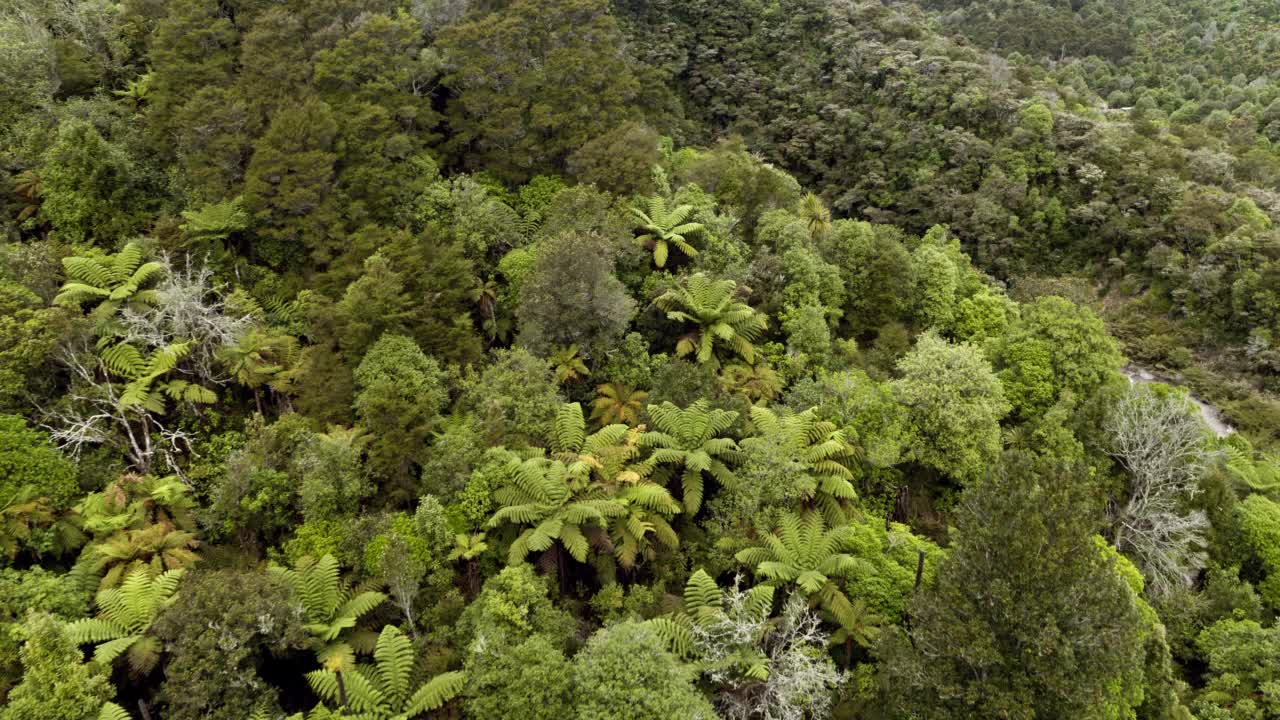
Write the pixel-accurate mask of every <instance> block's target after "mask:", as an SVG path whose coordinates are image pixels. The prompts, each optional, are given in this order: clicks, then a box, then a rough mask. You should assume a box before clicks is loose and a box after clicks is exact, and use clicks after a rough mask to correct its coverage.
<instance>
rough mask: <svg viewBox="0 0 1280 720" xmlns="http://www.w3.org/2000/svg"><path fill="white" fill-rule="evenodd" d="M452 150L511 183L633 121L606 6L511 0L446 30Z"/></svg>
mask: <svg viewBox="0 0 1280 720" xmlns="http://www.w3.org/2000/svg"><path fill="white" fill-rule="evenodd" d="M437 43H438V46H439V47H440V49H441V50H442V51H443V52H444V54H445V56H446V57H447V58H448V60H449V62H450V65H451V67H452V70H451V72H449V74H448V75H446V76H445V84H446V85H448V86H449V87H450V88H451V89H452V90H453V91H454V92H455V98H454V100H453V102H452V103H451V105H450V106H449V111H448V115H449V124H450V126H451V128H452V129H453V131H454V137H453V138H452V139H451V141H450V145H451V146H452V147H453V148H454V149H455V151H456V152H457V153H458V154H459V155H461V156H463V157H465V158H466V159H467V160H468V161H469V162H470V163H473V164H475V165H477V166H479V167H483V168H485V169H487V170H489V171H490V172H493V173H496V174H498V175H499V176H501V177H503V178H506V179H509V180H515V181H523V180H526V179H528V178H530V177H532V176H533V175H536V174H537V173H538V172H540V171H542V170H545V169H554V168H557V167H560V166H561V165H562V164H563V162H564V160H565V158H566V157H567V156H568V155H569V154H570V153H571V152H573V151H575V150H577V149H578V148H580V147H582V146H583V144H585V143H586V142H587V141H588V140H590V139H592V138H594V137H597V136H599V135H601V134H603V133H604V132H606V131H608V130H610V129H612V128H614V127H616V126H617V125H618V124H620V123H621V122H622V121H623V120H626V119H627V114H628V104H629V103H630V102H631V100H632V99H633V98H634V97H635V96H636V92H637V89H638V85H637V83H636V80H635V78H634V77H633V76H632V73H631V69H630V68H629V67H628V64H627V62H626V59H625V57H624V55H623V53H622V47H623V43H622V37H621V34H620V33H619V31H618V25H617V23H616V22H615V20H614V19H613V17H612V16H611V15H610V14H609V8H608V4H607V3H605V2H604V1H603V0H553V1H551V2H546V1H544V0H514V1H513V2H511V3H508V4H505V5H504V6H503V7H502V8H501V9H500V10H497V11H494V12H491V13H485V14H477V15H475V16H474V17H472V18H471V19H470V20H468V21H467V22H463V23H459V24H456V25H452V26H449V27H447V28H445V29H444V30H443V31H441V33H440V36H439V38H438V41H437Z"/></svg>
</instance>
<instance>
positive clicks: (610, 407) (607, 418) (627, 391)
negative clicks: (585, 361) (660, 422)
mask: <svg viewBox="0 0 1280 720" xmlns="http://www.w3.org/2000/svg"><path fill="white" fill-rule="evenodd" d="M648 399H649V393H647V392H645V391H643V390H635V389H633V388H632V387H631V386H630V385H627V384H625V383H606V384H604V385H597V386H596V400H595V402H594V403H593V404H592V409H591V419H592V420H595V421H596V422H598V423H600V424H601V425H611V424H614V423H625V424H627V425H639V424H640V412H641V411H642V410H644V405H645V401H646V400H648Z"/></svg>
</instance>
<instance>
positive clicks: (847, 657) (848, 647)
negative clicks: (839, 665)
mask: <svg viewBox="0 0 1280 720" xmlns="http://www.w3.org/2000/svg"><path fill="white" fill-rule="evenodd" d="M852 664H853V636H852V635H849V634H848V631H846V633H845V639H844V669H845V671H846V672H848V670H849V666H850V665H852Z"/></svg>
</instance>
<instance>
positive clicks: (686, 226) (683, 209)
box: [631, 195, 705, 268]
mask: <svg viewBox="0 0 1280 720" xmlns="http://www.w3.org/2000/svg"><path fill="white" fill-rule="evenodd" d="M692 212H693V206H692V205H679V206H677V207H674V208H668V207H667V201H666V199H664V198H663V197H662V196H660V195H659V196H655V197H651V198H649V199H647V200H645V202H644V206H643V207H633V208H631V214H632V215H634V216H635V218H636V219H637V220H638V221H639V222H640V227H639V229H640V231H641V233H640V235H638V236H637V237H636V242H638V243H640V245H642V246H643V247H644V248H646V249H647V250H650V251H651V252H652V253H653V264H654V265H656V266H657V267H660V268H661V267H666V264H667V257H668V256H669V255H670V252H671V248H673V247H674V248H676V249H677V250H679V251H680V252H681V253H684V255H686V256H687V257H697V256H698V251H697V250H696V249H695V248H694V247H693V246H692V245H690V244H689V240H688V238H689V236H691V235H695V234H699V233H701V232H703V230H705V228H704V227H703V226H702V224H701V223H696V222H686V221H687V220H688V218H689V215H690V214H691V213H692Z"/></svg>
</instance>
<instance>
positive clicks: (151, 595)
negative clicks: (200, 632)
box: [67, 566, 183, 676]
mask: <svg viewBox="0 0 1280 720" xmlns="http://www.w3.org/2000/svg"><path fill="white" fill-rule="evenodd" d="M182 573H183V571H182V570H168V571H166V572H162V573H160V574H158V575H153V574H152V572H151V570H150V569H149V568H148V567H146V566H141V567H134V568H133V569H131V570H130V571H129V573H128V574H127V575H126V576H125V579H124V581H123V582H122V583H121V584H120V586H119V587H114V588H106V589H104V590H100V591H99V592H98V595H97V598H96V602H97V605H98V615H97V617H94V618H84V619H81V620H77V621H75V622H73V623H71V624H70V625H68V626H67V631H68V633H69V634H70V635H71V638H72V639H73V640H75V642H76V643H78V644H81V645H86V644H96V645H97V647H96V648H95V649H94V653H93V659H94V661H96V662H98V663H101V664H103V665H110V664H112V663H113V662H115V660H116V659H117V658H118V657H120V656H121V655H124V656H125V658H126V660H127V662H128V664H129V670H130V672H132V673H133V674H134V675H136V676H143V675H147V674H149V673H150V672H151V671H152V670H153V669H155V666H156V663H157V662H158V661H159V659H160V651H161V647H160V642H159V640H157V639H156V638H155V637H154V636H151V635H148V634H147V633H148V630H150V628H151V625H152V623H154V622H155V619H156V616H157V615H159V614H160V611H161V610H163V609H164V608H166V607H168V606H169V605H171V604H173V601H174V599H175V598H176V597H177V596H176V594H175V593H176V591H177V588H178V581H179V580H180V579H181V578H182Z"/></svg>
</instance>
